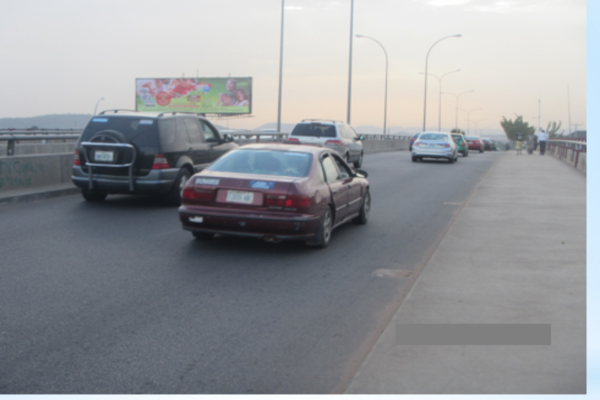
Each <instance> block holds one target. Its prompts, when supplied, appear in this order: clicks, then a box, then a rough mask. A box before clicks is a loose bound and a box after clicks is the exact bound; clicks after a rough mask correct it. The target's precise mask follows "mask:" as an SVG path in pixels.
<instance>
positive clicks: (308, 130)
mask: <svg viewBox="0 0 600 400" xmlns="http://www.w3.org/2000/svg"><path fill="white" fill-rule="evenodd" d="M290 136H315V137H330V138H334V137H336V135H335V126H334V125H323V124H298V125H296V126H295V127H294V130H292V133H291V134H290Z"/></svg>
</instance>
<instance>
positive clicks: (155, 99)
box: [135, 77, 252, 114]
mask: <svg viewBox="0 0 600 400" xmlns="http://www.w3.org/2000/svg"><path fill="white" fill-rule="evenodd" d="M135 86H136V95H135V109H136V110H137V111H154V112H171V111H179V112H194V113H206V114H250V113H251V112H252V78H251V77H245V78H137V79H136V80H135Z"/></svg>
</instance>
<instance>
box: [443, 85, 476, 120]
mask: <svg viewBox="0 0 600 400" xmlns="http://www.w3.org/2000/svg"><path fill="white" fill-rule="evenodd" d="M474 91H475V90H469V91H468V92H462V93H461V94H459V95H457V94H454V93H448V92H444V93H442V94H451V95H452V96H454V97H456V116H455V118H454V129H458V99H459V98H460V96H462V95H463V94H467V93H473V92H474Z"/></svg>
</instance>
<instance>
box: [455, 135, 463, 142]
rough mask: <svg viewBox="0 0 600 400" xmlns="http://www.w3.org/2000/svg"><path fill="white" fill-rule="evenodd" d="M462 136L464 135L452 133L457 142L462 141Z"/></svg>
mask: <svg viewBox="0 0 600 400" xmlns="http://www.w3.org/2000/svg"><path fill="white" fill-rule="evenodd" d="M462 138H463V137H462V135H452V139H454V141H455V142H461V141H462Z"/></svg>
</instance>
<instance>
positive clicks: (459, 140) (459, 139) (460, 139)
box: [452, 133, 469, 157]
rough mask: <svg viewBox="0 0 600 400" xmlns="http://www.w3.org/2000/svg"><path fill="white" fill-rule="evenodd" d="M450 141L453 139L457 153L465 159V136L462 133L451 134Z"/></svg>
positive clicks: (466, 146)
mask: <svg viewBox="0 0 600 400" xmlns="http://www.w3.org/2000/svg"><path fill="white" fill-rule="evenodd" d="M452 139H454V143H456V146H457V147H458V152H459V153H461V154H462V155H463V157H467V156H468V155H469V146H468V144H467V139H465V135H463V134H462V133H452Z"/></svg>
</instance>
